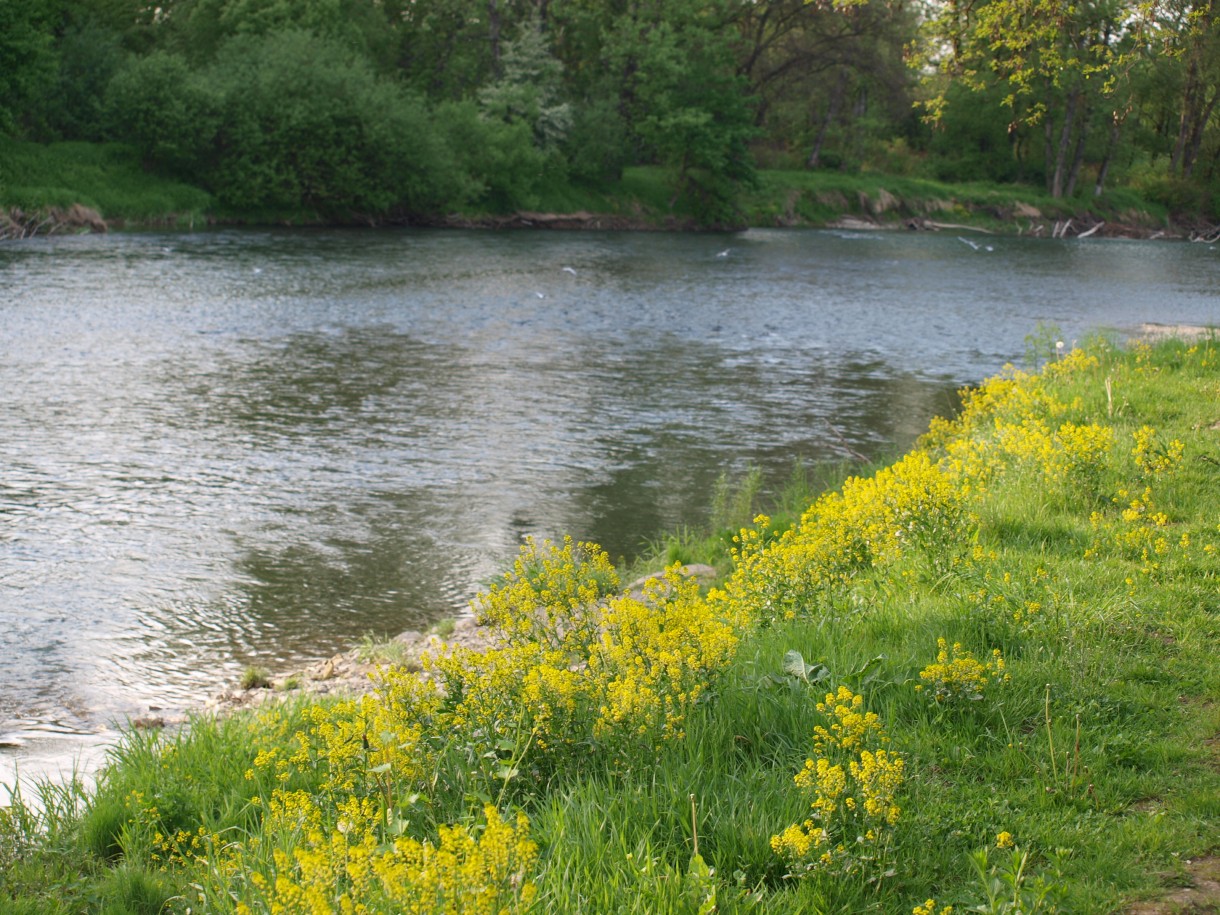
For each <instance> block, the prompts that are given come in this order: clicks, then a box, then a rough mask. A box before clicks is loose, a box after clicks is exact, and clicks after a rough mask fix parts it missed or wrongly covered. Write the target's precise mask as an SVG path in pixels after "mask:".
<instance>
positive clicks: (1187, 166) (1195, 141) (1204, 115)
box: [1181, 91, 1220, 178]
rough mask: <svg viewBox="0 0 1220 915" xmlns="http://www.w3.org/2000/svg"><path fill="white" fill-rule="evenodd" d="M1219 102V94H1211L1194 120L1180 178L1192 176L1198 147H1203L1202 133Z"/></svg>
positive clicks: (1183, 157) (1197, 158)
mask: <svg viewBox="0 0 1220 915" xmlns="http://www.w3.org/2000/svg"><path fill="white" fill-rule="evenodd" d="M1217 101H1220V93H1217V92H1216V91H1213V92H1212V97H1211V98H1210V99H1208V102H1207V104H1206V105H1204V106H1203V110H1202V111H1201V112H1199V114H1198V116H1197V117H1196V118H1195V123H1194V126H1193V127H1192V128H1191V131H1190V138H1189V139H1188V140H1187V142H1186V150H1185V152H1184V154H1183V156H1182V162H1181V167H1182V177H1183V178H1189V177H1190V176H1191V175H1193V174H1194V171H1195V163H1196V162H1197V161H1198V160H1199V147H1201V146H1202V145H1203V132H1204V131H1205V130H1206V129H1207V122H1208V121H1210V120H1211V117H1212V112H1213V111H1215V110H1216V102H1217Z"/></svg>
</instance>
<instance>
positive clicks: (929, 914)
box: [911, 899, 953, 915]
mask: <svg viewBox="0 0 1220 915" xmlns="http://www.w3.org/2000/svg"><path fill="white" fill-rule="evenodd" d="M911 915H953V906H951V905H947V906H944V907H943V908H940V909H937V908H936V900H935V899H929V900H927V901H926V902H924V903H923V904H921V905H917V906H915V908H913V909H911Z"/></svg>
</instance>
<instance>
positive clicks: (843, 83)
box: [805, 70, 847, 168]
mask: <svg viewBox="0 0 1220 915" xmlns="http://www.w3.org/2000/svg"><path fill="white" fill-rule="evenodd" d="M846 91H847V71H846V70H840V71H839V79H838V82H837V83H836V84H835V88H834V90H833V91H832V92H831V94H830V100H829V101H827V103H826V114H825V115H824V116H823V117H822V123H821V125H820V126H819V127H818V134H817V136H816V137H814V138H813V148H812V149H811V150H810V151H809V158H808V159H807V160H806V162H805V166H806V167H807V168H817V167H818V160H819V159H820V158H821V157H822V144H823V143H825V142H826V133H827V131H829V130H830V125H831V124H832V123H833V122H834V119H835V118H836V117H837V116H838V114H839V105H841V104H842V103H843V94H844V92H846Z"/></svg>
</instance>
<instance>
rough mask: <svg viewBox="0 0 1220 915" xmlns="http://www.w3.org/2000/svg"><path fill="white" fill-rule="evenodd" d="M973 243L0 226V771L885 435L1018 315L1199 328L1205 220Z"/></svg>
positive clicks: (408, 622) (987, 363) (629, 542)
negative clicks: (721, 485) (110, 231)
mask: <svg viewBox="0 0 1220 915" xmlns="http://www.w3.org/2000/svg"><path fill="white" fill-rule="evenodd" d="M970 241H971V242H973V243H974V244H967V243H966V242H964V241H963V240H962V239H959V238H955V237H953V236H944V235H925V234H919V235H916V234H909V235H908V234H898V233H868V234H865V233H850V232H831V231H804V230H750V231H748V232H743V233H739V234H733V235H682V234H629V233H622V234H617V233H592V232H590V233H570V234H564V233H543V232H539V233H527V232H509V233H498V232H456V231H422V230H402V231H331V230H327V231H304V230H296V231H209V232H201V233H193V234H122V235H111V236H85V237H72V238H55V239H37V240H32V241H27V242H19V243H8V244H5V245H4V246H2V247H0V289H2V290H3V296H2V297H0V443H2V445H0V447H2V449H3V450H2V451H0V462H2V463H0V659H2V663H3V672H2V673H0V782H3V781H6V780H7V778H8V777H11V773H12V771H13V766H14V765H23V766H24V767H25V770H26V771H27V772H28V771H31V770H32V771H35V772H37V771H40V767H42V768H43V769H45V767H46V766H47V765H48V764H49V763H50V762H53V761H57V760H58V761H61V762H62V761H63V760H64V759H65V758H67V757H68V756H70V755H72V754H74V753H78V752H82V751H86V750H89V749H91V748H96V747H97V746H99V745H101V744H104V743H105V741H106V740H108V739H110V738H111V737H112V736H113V730H112V725H113V723H114V722H116V721H121V720H123V719H124V718H125V717H127V716H133V715H137V714H141V713H144V712H147V711H148V710H149V709H150V708H163V709H167V710H173V709H181V708H187V707H190V706H192V705H195V704H197V703H199V702H200V701H201V700H202V699H203V698H205V697H206V696H208V695H210V694H211V693H213V692H215V691H216V689H217V688H218V687H219V686H220V685H222V684H224V683H231V682H232V681H233V680H234V679H235V678H236V677H237V676H238V675H239V674H240V672H241V670H242V669H243V668H244V667H245V666H247V665H250V664H255V663H257V664H261V665H264V666H268V667H271V668H273V669H276V668H284V667H287V666H289V665H292V664H293V663H297V662H301V661H303V660H312V659H316V658H319V657H325V656H328V655H330V654H332V653H333V652H335V651H336V650H340V649H343V648H346V647H349V646H351V645H352V644H354V643H356V642H358V641H359V639H360V638H361V636H362V635H364V634H365V633H376V634H379V635H387V634H393V633H396V632H399V631H402V630H404V629H408V628H421V627H423V626H425V625H427V624H428V623H429V622H431V621H434V620H436V619H438V618H440V617H444V616H451V615H454V614H456V613H460V612H462V610H463V609H464V608H465V607H466V606H467V604H468V602H469V600H470V598H471V597H472V596H474V595H475V594H476V593H477V591H478V590H479V588H480V586H481V584H482V583H483V582H485V581H486V580H487V579H488V578H489V577H490V576H491V575H493V574H495V573H496V572H497V571H498V570H500V569H501V568H503V566H504V565H505V564H506V562H508V561H509V560H510V559H511V558H512V556H513V555H515V552H516V549H517V546H518V544H519V543H520V542H521V540H522V538H523V537H524V536H525V535H527V534H534V535H538V536H547V537H559V536H562V535H563V534H572V535H573V536H575V537H577V538H580V539H589V540H594V541H596V542H599V543H601V544H602V545H603V546H604V547H605V548H606V549H607V550H608V551H609V552H610V553H611V555H612V556H614V557H616V558H617V557H620V556H630V555H631V554H632V553H634V552H635V551H636V550H637V549H638V548H639V545H640V544H641V542H642V541H643V540H644V539H645V538H648V537H655V536H657V535H658V534H661V533H663V532H666V531H669V530H672V529H674V528H676V527H677V526H679V525H682V524H698V523H700V522H701V521H702V520H704V518H705V513H706V511H707V509H708V506H709V503H710V500H711V492H712V489H713V487H714V483H715V480H716V479H717V478H718V477H719V476H720V474H721V473H723V472H728V473H729V474H730V475H740V474H742V473H744V472H745V470H746V469H747V468H748V467H751V466H757V467H760V468H762V470H763V471H764V474H765V478H766V480H767V481H768V482H769V483H770V484H772V485H775V484H777V483H778V482H779V481H782V480H783V479H784V478H785V477H786V476H787V475H788V473H789V472H790V470H791V468H792V466H793V463H794V462H795V461H797V460H800V461H804V462H806V463H817V462H821V461H827V460H839V459H842V458H843V457H844V456H845V455H846V454H847V453H848V452H849V451H855V452H862V453H864V454H868V455H872V456H880V455H883V454H890V453H893V452H894V451H895V450H897V449H902V448H905V447H906V446H907V445H909V444H910V442H911V441H912V440H913V438H914V437H915V436H916V435H918V434H919V433H920V432H921V431H922V430H923V429H924V427H925V426H926V424H927V422H928V420H929V419H930V418H931V417H932V416H933V415H935V414H943V413H945V412H947V411H950V410H952V407H953V403H954V391H955V390H956V389H957V388H958V387H960V386H962V385H964V384H968V383H971V382H975V381H978V380H980V379H982V378H983V377H986V376H988V375H990V374H993V373H995V372H997V371H998V370H999V369H1000V368H1001V367H1002V366H1003V365H1004V364H1005V363H1006V362H1010V361H1014V362H1019V361H1021V360H1022V359H1023V357H1024V354H1025V350H1026V341H1025V338H1026V336H1027V335H1030V334H1032V333H1035V332H1036V331H1037V329H1038V326H1039V324H1040V322H1041V323H1044V324H1052V323H1053V324H1055V325H1057V326H1058V327H1059V328H1061V331H1062V336H1063V337H1064V338H1065V339H1066V341H1067V342H1068V343H1069V344H1070V343H1071V341H1072V340H1074V339H1082V338H1083V337H1084V336H1086V335H1087V334H1089V333H1091V332H1093V331H1095V330H1099V329H1109V330H1113V331H1116V332H1118V333H1120V334H1122V333H1126V332H1128V331H1130V330H1132V329H1133V328H1135V327H1136V326H1138V325H1139V324H1140V323H1141V322H1144V321H1159V322H1167V323H1173V322H1184V323H1214V322H1216V321H1217V320H1220V298H1218V297H1217V291H1218V289H1220V272H1218V271H1220V264H1218V263H1217V258H1220V252H1217V251H1215V250H1214V249H1212V248H1211V247H1208V246H1205V245H1189V244H1181V243H1167V242H1137V241H1107V240H1102V239H1088V240H1076V241H1065V242H1053V241H1045V240H1021V239H1013V238H994V239H992V238H987V239H984V238H983V237H981V236H973V237H972V238H971V239H970ZM725 252H727V253H725Z"/></svg>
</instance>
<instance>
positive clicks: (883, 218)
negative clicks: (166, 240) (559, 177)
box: [0, 140, 1217, 240]
mask: <svg viewBox="0 0 1220 915" xmlns="http://www.w3.org/2000/svg"><path fill="white" fill-rule="evenodd" d="M0 175H3V178H4V181H3V183H0V239H19V238H26V237H31V236H34V235H43V234H71V233H80V232H101V231H107V230H123V229H127V230H134V229H147V228H188V229H189V228H195V227H203V226H217V225H299V226H310V225H314V226H316V225H335V224H344V225H368V226H376V225H402V224H410V225H420V226H432V227H443V228H488V229H555V230H569V231H570V230H581V229H588V230H613V231H733V230H739V229H743V228H748V227H764V226H766V227H776V226H780V227H804V228H841V229H846V230H850V231H866V230H881V229H885V230H904V231H906V230H915V231H932V232H969V233H991V234H997V235H1022V236H1033V237H1040V238H1077V237H1089V236H1103V237H1121V238H1165V239H1195V240H1215V237H1216V235H1217V227H1216V226H1214V225H1212V224H1211V223H1210V222H1209V221H1208V220H1207V219H1205V218H1204V217H1203V216H1202V215H1201V214H1186V213H1173V212H1170V211H1169V210H1167V209H1166V208H1165V207H1164V206H1162V205H1160V204H1158V203H1155V202H1153V201H1151V200H1149V199H1145V198H1143V197H1141V196H1140V195H1139V194H1137V193H1135V192H1133V191H1130V190H1115V191H1111V192H1108V193H1106V194H1103V195H1102V196H1100V197H1091V196H1090V197H1074V198H1069V199H1058V200H1056V199H1052V198H1050V197H1048V196H1047V195H1046V194H1045V193H1043V192H1042V191H1040V190H1039V189H1038V188H1035V187H1030V186H1017V185H994V184H979V183H964V184H945V183H942V182H936V181H931V180H925V179H917V178H908V177H901V176H893V175H888V176H887V175H874V174H861V175H849V174H843V173H839V172H829V171H815V172H809V171H781V170H762V171H760V172H759V173H758V180H757V183H756V184H755V185H754V186H753V187H745V188H741V189H740V190H739V191H738V193H737V195H736V197H735V198H734V200H733V201H732V202H731V206H730V207H729V211H731V212H733V213H734V214H735V215H733V216H732V217H730V218H727V219H725V220H722V221H719V222H711V223H709V222H706V221H704V220H701V219H699V218H697V217H696V215H695V214H694V213H693V212H690V211H687V210H684V209H683V206H682V204H681V202H680V201H679V202H677V203H675V201H674V198H673V194H672V188H671V187H670V182H669V181H668V178H667V174H666V172H665V171H664V170H663V169H659V168H650V167H636V168H629V169H627V170H626V171H625V172H624V174H623V176H622V179H621V180H620V181H619V183H618V184H616V185H614V186H611V187H608V188H604V189H591V188H579V187H574V186H563V187H556V188H553V189H550V190H544V191H542V192H540V193H539V195H538V196H537V199H536V200H535V201H534V205H532V206H530V207H529V208H524V209H518V210H513V211H510V212H503V213H493V212H482V211H477V210H472V211H461V212H442V213H436V214H431V215H422V214H410V215H408V214H396V213H383V214H359V213H355V214H352V215H351V217H350V219H348V220H347V221H345V222H341V223H336V221H335V220H334V219H333V218H332V219H321V218H319V217H318V216H317V214H312V213H309V212H305V211H300V212H296V211H294V212H284V213H265V212H259V213H241V212H230V211H224V210H221V209H218V208H217V207H216V206H215V203H214V201H213V200H212V198H211V197H210V195H208V194H207V193H206V192H204V191H203V190H201V189H199V188H195V187H191V186H190V185H188V184H184V183H182V182H179V181H172V180H167V179H165V178H161V177H158V176H155V175H151V174H148V173H146V172H144V171H143V170H142V169H141V168H140V164H139V162H138V161H137V160H136V158H135V156H134V154H133V153H132V151H131V150H130V149H128V148H127V147H124V146H122V145H121V144H88V143H57V144H51V145H49V146H38V145H35V144H28V143H18V142H16V141H11V140H5V141H3V142H2V143H0Z"/></svg>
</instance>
